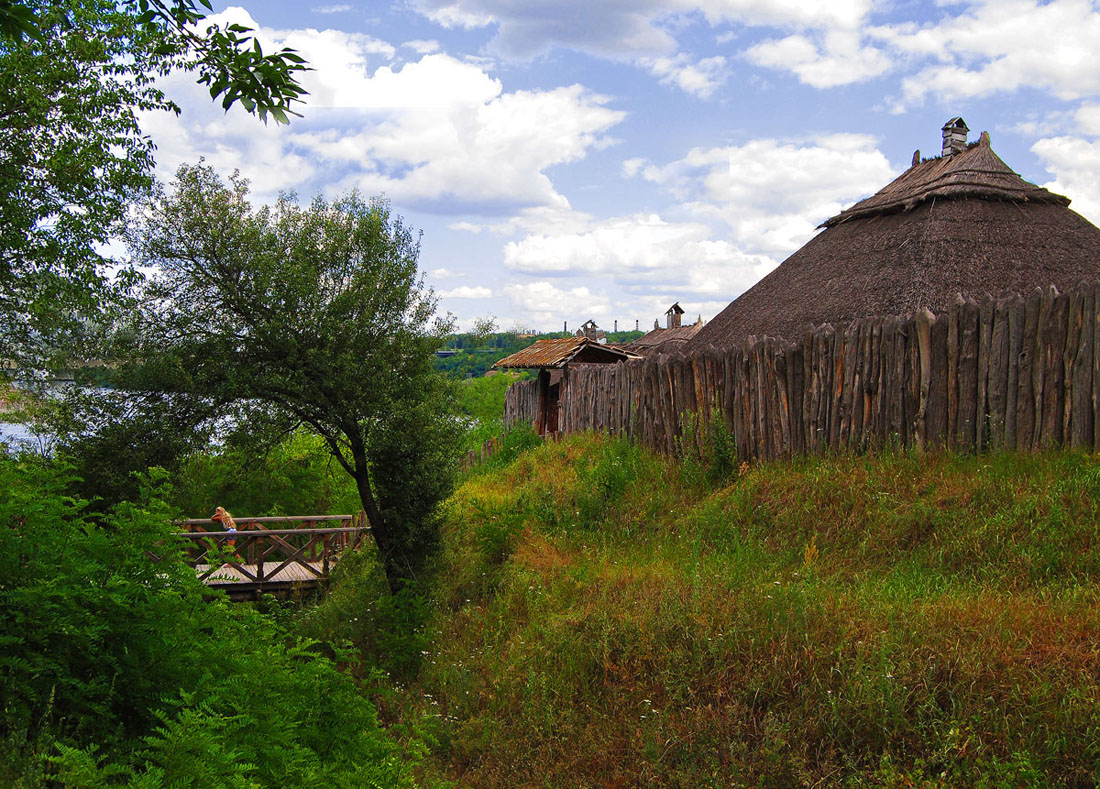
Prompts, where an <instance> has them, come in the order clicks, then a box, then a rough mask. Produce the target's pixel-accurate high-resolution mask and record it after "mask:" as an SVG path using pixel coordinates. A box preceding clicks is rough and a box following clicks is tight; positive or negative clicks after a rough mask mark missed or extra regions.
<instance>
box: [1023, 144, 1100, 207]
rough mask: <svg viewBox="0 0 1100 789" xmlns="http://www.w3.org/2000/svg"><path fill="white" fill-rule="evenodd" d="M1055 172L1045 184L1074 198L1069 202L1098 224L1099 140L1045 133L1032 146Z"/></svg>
mask: <svg viewBox="0 0 1100 789" xmlns="http://www.w3.org/2000/svg"><path fill="white" fill-rule="evenodd" d="M1031 150H1032V151H1033V152H1034V153H1035V154H1036V155H1037V156H1038V157H1039V158H1040V159H1042V160H1043V164H1044V166H1045V167H1046V168H1047V170H1049V171H1050V172H1052V173H1053V174H1054V180H1053V181H1050V182H1048V183H1045V184H1043V186H1044V187H1046V188H1047V189H1049V190H1051V191H1052V192H1057V193H1058V194H1063V195H1066V196H1067V197H1069V198H1070V199H1071V200H1073V204H1072V205H1071V206H1070V207H1071V208H1072V209H1073V210H1074V211H1076V212H1077V213H1079V214H1081V215H1082V216H1084V217H1085V218H1086V219H1088V220H1089V221H1091V222H1092V223H1093V224H1100V140H1083V139H1081V138H1079V137H1048V138H1045V139H1042V140H1039V141H1038V142H1036V143H1035V144H1034V145H1032V146H1031Z"/></svg>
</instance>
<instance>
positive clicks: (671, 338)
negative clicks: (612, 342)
mask: <svg viewBox="0 0 1100 789" xmlns="http://www.w3.org/2000/svg"><path fill="white" fill-rule="evenodd" d="M673 306H676V307H679V305H678V304H677V305H673ZM680 311H681V312H683V310H680ZM702 328H703V324H702V322H700V323H693V324H691V325H690V326H677V327H676V328H674V329H662V328H656V329H653V330H651V331H649V332H647V333H646V334H644V335H642V336H641V337H639V338H638V339H636V340H632V341H630V342H627V343H622V344H621V345H617V346H616V347H617V348H622V349H623V350H624V351H629V352H630V353H633V354H637V355H638V356H651V355H652V354H655V353H658V352H660V353H669V352H671V351H675V350H679V349H680V348H682V347H683V346H684V345H685V344H686V343H687V341H688V340H690V339H691V338H692V337H694V336H695V335H696V334H698V333H699V330H700V329H702Z"/></svg>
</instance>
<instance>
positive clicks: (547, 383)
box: [493, 337, 638, 436]
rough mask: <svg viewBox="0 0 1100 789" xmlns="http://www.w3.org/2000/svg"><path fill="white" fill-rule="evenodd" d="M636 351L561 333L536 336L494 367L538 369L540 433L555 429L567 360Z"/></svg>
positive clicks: (621, 357) (614, 357) (613, 358)
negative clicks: (541, 338)
mask: <svg viewBox="0 0 1100 789" xmlns="http://www.w3.org/2000/svg"><path fill="white" fill-rule="evenodd" d="M636 358H638V356H637V355H636V354H633V353H630V352H629V351H624V350H622V349H620V348H615V347H612V346H609V345H604V344H602V343H599V342H597V341H596V340H593V339H591V338H589V337H562V338H551V339H545V340H536V341H535V343H534V344H532V345H530V346H528V347H527V348H524V349H523V350H522V351H516V352H515V353H513V354H512V355H511V356H506V357H504V358H503V359H501V360H500V361H498V362H497V363H496V364H494V365H493V367H494V368H498V369H502V370H516V369H525V370H538V380H537V384H536V392H537V394H536V402H535V404H534V409H533V410H534V423H535V430H536V432H538V434H539V435H540V436H542V435H548V434H549V435H552V434H554V433H557V432H558V424H559V421H558V414H559V412H560V406H559V403H560V402H561V396H562V391H561V390H562V386H563V383H564V381H563V377H564V373H565V369H566V367H568V366H569V365H570V364H616V363H618V362H622V361H625V360H627V359H636Z"/></svg>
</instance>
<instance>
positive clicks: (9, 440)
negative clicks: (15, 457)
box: [0, 422, 38, 450]
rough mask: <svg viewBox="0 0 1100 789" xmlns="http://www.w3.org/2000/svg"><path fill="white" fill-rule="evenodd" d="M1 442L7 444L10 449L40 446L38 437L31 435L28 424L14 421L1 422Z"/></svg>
mask: <svg viewBox="0 0 1100 789" xmlns="http://www.w3.org/2000/svg"><path fill="white" fill-rule="evenodd" d="M0 442H3V443H5V444H7V445H8V449H10V450H18V449H20V448H23V447H37V446H38V439H36V438H35V437H34V436H33V435H31V431H30V430H28V429H27V426H26V425H20V424H16V423H13V422H0Z"/></svg>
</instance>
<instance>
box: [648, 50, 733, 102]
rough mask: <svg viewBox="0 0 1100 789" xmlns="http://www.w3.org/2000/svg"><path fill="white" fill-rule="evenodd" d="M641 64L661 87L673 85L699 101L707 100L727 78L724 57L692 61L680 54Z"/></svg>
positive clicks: (652, 59)
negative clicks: (657, 80) (655, 78)
mask: <svg viewBox="0 0 1100 789" xmlns="http://www.w3.org/2000/svg"><path fill="white" fill-rule="evenodd" d="M642 63H644V64H645V66H646V67H647V68H648V69H649V71H650V73H652V74H653V75H654V76H655V77H657V78H658V79H659V80H660V82H661V84H662V85H675V86H677V87H679V88H680V89H681V90H683V91H684V92H685V93H690V94H692V95H693V96H698V97H699V98H701V99H706V98H709V97H710V96H711V94H713V93H714V91H715V90H717V89H718V87H720V86H721V85H722V83H723V82H725V81H726V78H727V76H728V73H727V70H726V59H725V58H724V57H712V58H703V59H702V60H693V59H692V58H691V56H689V55H686V54H684V53H682V52H680V53H677V54H676V55H674V56H672V57H658V58H646V59H643V60H642Z"/></svg>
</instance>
